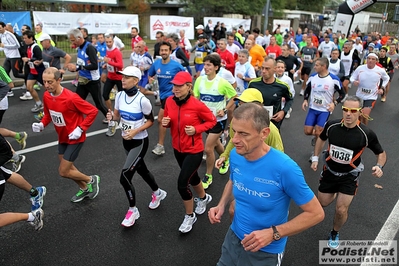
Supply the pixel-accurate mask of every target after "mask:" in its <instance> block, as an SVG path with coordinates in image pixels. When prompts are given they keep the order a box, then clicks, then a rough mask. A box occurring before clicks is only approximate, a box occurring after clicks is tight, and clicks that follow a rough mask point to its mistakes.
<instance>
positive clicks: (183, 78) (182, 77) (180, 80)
mask: <svg viewBox="0 0 399 266" xmlns="http://www.w3.org/2000/svg"><path fill="white" fill-rule="evenodd" d="M192 82H193V78H192V77H191V75H190V73H188V72H186V71H180V72H179V73H177V74H176V76H175V77H174V79H173V80H172V81H171V82H170V83H172V84H174V85H183V84H186V83H192Z"/></svg>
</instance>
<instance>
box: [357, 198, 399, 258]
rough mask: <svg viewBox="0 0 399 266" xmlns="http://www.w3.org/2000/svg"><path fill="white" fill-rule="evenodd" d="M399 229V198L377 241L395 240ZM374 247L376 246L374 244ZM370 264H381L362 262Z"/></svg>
mask: <svg viewBox="0 0 399 266" xmlns="http://www.w3.org/2000/svg"><path fill="white" fill-rule="evenodd" d="M398 230H399V200H398V201H397V202H396V204H395V207H393V209H392V211H391V214H390V215H389V217H388V219H387V220H386V221H385V223H384V225H383V226H382V228H381V230H380V232H379V233H378V235H377V237H376V238H375V241H376V242H378V241H383V240H394V238H395V235H396V234H397V233H398ZM372 247H374V245H373V246H372ZM378 247H380V246H378ZM370 248H371V247H370ZM366 258H367V257H366ZM369 265H374V266H375V265H381V264H368V263H366V262H363V263H362V264H360V266H369Z"/></svg>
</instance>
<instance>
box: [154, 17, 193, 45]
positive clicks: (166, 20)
mask: <svg viewBox="0 0 399 266" xmlns="http://www.w3.org/2000/svg"><path fill="white" fill-rule="evenodd" d="M180 30H185V32H186V37H187V38H188V39H190V40H192V39H194V18H192V17H178V16H150V38H151V40H155V39H156V38H155V35H156V33H157V31H163V32H164V34H168V33H177V35H179V31H180Z"/></svg>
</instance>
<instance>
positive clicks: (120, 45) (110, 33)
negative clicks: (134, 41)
mask: <svg viewBox="0 0 399 266" xmlns="http://www.w3.org/2000/svg"><path fill="white" fill-rule="evenodd" d="M109 36H111V37H112V38H113V39H114V45H115V46H116V48H118V49H119V51H122V50H123V49H125V44H124V43H123V42H122V40H121V39H120V38H119V37H118V36H116V35H114V31H113V30H111V29H109V30H107V32H106V33H105V35H104V37H109Z"/></svg>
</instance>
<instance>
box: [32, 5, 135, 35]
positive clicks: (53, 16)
mask: <svg viewBox="0 0 399 266" xmlns="http://www.w3.org/2000/svg"><path fill="white" fill-rule="evenodd" d="M32 13H33V21H34V24H35V25H36V24H38V23H41V24H42V25H43V32H45V33H47V34H50V35H51V34H53V35H65V34H66V33H67V32H68V31H69V30H70V29H75V28H78V27H81V28H86V29H87V31H88V32H89V34H93V33H94V34H98V33H105V32H106V31H107V30H109V29H111V30H113V32H114V33H115V34H118V33H130V31H131V27H137V28H139V17H138V15H130V14H104V13H68V12H37V11H33V12H32Z"/></svg>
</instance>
